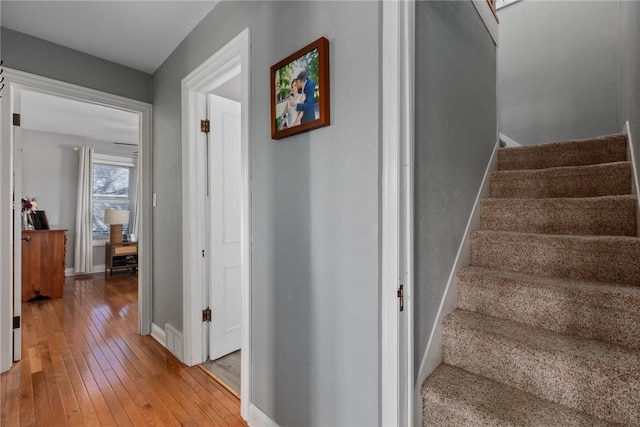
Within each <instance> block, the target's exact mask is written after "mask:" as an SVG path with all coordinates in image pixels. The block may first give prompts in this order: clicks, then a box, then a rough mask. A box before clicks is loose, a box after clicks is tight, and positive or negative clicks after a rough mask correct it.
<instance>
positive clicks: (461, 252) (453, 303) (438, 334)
mask: <svg viewBox="0 0 640 427" xmlns="http://www.w3.org/2000/svg"><path fill="white" fill-rule="evenodd" d="M499 147H500V143H499V142H496V144H495V146H494V147H493V153H492V154H491V159H490V160H489V164H488V165H487V169H486V170H485V172H484V177H483V178H482V184H481V185H480V189H479V190H478V194H477V196H476V200H475V202H474V204H473V209H472V210H471V215H470V216H469V221H468V222H467V227H466V228H465V230H464V235H463V237H462V241H461V242H460V246H459V247H458V253H457V255H456V259H455V261H454V263H453V268H452V269H451V273H450V274H449V279H448V281H447V286H446V288H445V291H444V295H443V296H442V300H441V301H440V306H439V307H438V314H437V316H436V319H435V324H434V326H433V329H431V334H430V335H429V341H428V342H427V348H426V350H425V353H424V357H423V358H422V362H421V363H420V370H419V371H418V381H417V383H416V394H417V395H418V396H419V395H420V388H421V387H422V383H423V382H424V380H425V379H426V378H427V377H428V376H429V374H431V373H432V372H433V371H434V370H435V369H436V368H437V367H438V365H439V364H440V363H441V362H442V320H443V319H444V318H445V316H446V315H448V314H449V313H451V312H452V311H453V310H455V309H456V307H457V303H458V301H457V297H458V283H457V279H456V274H457V273H458V270H460V269H461V268H462V267H465V266H467V265H469V264H470V263H471V250H470V249H471V248H470V243H469V235H470V233H471V231H473V230H477V229H479V228H480V201H481V200H482V199H486V198H488V197H489V194H490V192H489V190H490V182H489V175H490V174H491V172H493V171H495V170H496V169H497V166H498V155H497V151H498V148H499ZM416 400H417V399H416Z"/></svg>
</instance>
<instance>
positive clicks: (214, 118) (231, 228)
mask: <svg viewBox="0 0 640 427" xmlns="http://www.w3.org/2000/svg"><path fill="white" fill-rule="evenodd" d="M240 117H241V116H240V103H239V102H235V101H232V100H229V99H226V98H221V97H219V96H216V95H212V94H210V95H209V120H210V122H211V129H210V133H209V150H208V157H209V159H208V160H209V194H210V197H209V201H210V209H209V212H210V218H209V224H210V226H209V230H210V239H209V240H210V243H209V253H210V254H211V256H210V257H208V258H209V275H208V276H209V280H210V292H209V295H210V307H211V313H212V314H211V326H210V328H209V334H210V336H209V358H210V359H211V360H215V359H218V358H220V357H222V356H225V355H227V354H229V353H232V352H234V351H236V350H239V349H240V347H241V342H242V288H241V282H240V271H241V269H240V265H241V262H240V196H241V193H240V189H241V169H240V142H241V130H240V129H241V128H240V123H241V119H240Z"/></svg>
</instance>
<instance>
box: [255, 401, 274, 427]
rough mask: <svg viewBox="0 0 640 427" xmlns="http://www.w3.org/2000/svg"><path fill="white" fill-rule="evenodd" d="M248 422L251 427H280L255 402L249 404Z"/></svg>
mask: <svg viewBox="0 0 640 427" xmlns="http://www.w3.org/2000/svg"><path fill="white" fill-rule="evenodd" d="M247 422H248V424H249V426H250V427H280V426H278V424H276V422H275V421H273V420H272V419H271V418H269V416H268V415H267V414H265V413H264V412H262V410H260V408H258V407H257V406H255V405H254V404H253V403H252V404H251V406H249V419H248V420H247Z"/></svg>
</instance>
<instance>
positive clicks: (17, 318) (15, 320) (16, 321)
mask: <svg viewBox="0 0 640 427" xmlns="http://www.w3.org/2000/svg"><path fill="white" fill-rule="evenodd" d="M13 329H20V316H15V317H14V318H13Z"/></svg>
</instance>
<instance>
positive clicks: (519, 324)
mask: <svg viewBox="0 0 640 427" xmlns="http://www.w3.org/2000/svg"><path fill="white" fill-rule="evenodd" d="M626 145H627V140H626V137H625V136H624V135H610V136H604V137H600V138H595V139H589V140H577V141H563V142H556V143H551V144H544V145H538V146H531V147H517V148H501V149H500V150H499V151H498V171H496V172H493V173H492V174H491V176H490V186H491V187H490V188H491V198H489V199H487V200H484V201H482V202H481V229H480V230H477V231H474V232H473V233H472V234H471V236H470V237H471V238H470V240H471V265H470V266H468V267H465V268H463V269H462V270H461V271H460V272H459V273H458V275H457V279H458V291H459V292H458V309H457V310H456V311H454V312H453V313H451V314H450V315H449V316H447V317H446V318H445V320H444V324H443V363H442V364H441V365H440V366H439V367H438V368H437V369H436V370H435V371H434V372H433V373H432V374H431V376H429V377H428V378H427V380H426V381H425V382H424V384H423V385H422V398H423V425H424V426H452V425H455V426H463V425H467V426H478V425H504V426H526V425H530V426H548V425H557V426H572V425H575V426H584V425H612V424H622V425H640V239H638V237H636V235H637V232H636V215H637V209H638V207H637V204H638V201H637V197H636V196H633V195H631V191H632V169H631V163H630V162H629V161H628V160H627V158H626V151H627V147H626Z"/></svg>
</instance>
